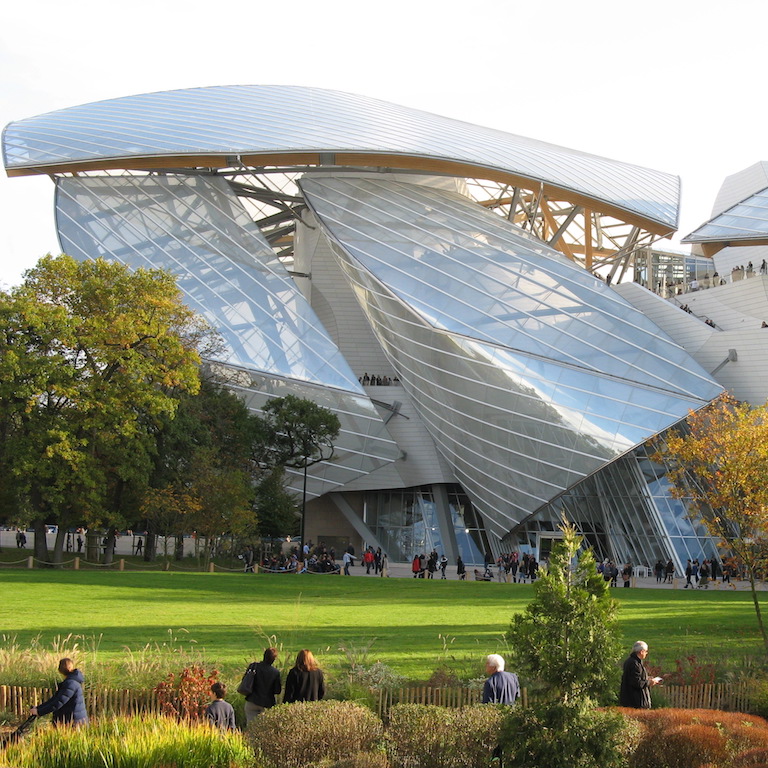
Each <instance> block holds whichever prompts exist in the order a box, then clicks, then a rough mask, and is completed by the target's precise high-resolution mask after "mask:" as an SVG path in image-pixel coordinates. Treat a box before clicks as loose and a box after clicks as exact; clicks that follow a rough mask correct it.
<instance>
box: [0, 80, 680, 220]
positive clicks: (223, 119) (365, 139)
mask: <svg viewBox="0 0 768 768" xmlns="http://www.w3.org/2000/svg"><path fill="white" fill-rule="evenodd" d="M275 152H281V153H292V152H327V153H343V152H348V153H366V154H369V153H373V154H385V155H406V156H411V157H413V156H416V157H423V158H438V159H440V160H444V161H446V160H447V161H455V162H460V163H469V164H471V165H473V166H479V167H482V168H487V169H495V170H501V171H505V172H508V173H512V174H515V175H519V176H523V177H525V178H528V179H531V180H533V181H536V182H544V183H548V184H552V185H555V186H557V187H560V188H562V189H564V190H569V191H572V192H575V193H577V194H579V195H585V196H587V197H589V198H592V199H594V200H597V201H603V202H606V203H609V204H610V205H612V206H615V207H617V208H620V209H622V210H625V211H629V212H632V213H635V214H638V215H640V216H641V217H643V218H646V219H649V220H651V221H654V222H658V223H660V224H662V225H664V226H666V227H669V228H671V229H675V228H676V227H677V216H678V206H679V196H680V182H679V179H678V177H677V176H673V175H671V174H667V173H662V172H660V171H654V170H651V169H648V168H642V167H640V166H636V165H630V164H628V163H621V162H618V161H615V160H609V159H607V158H604V157H599V156H597V155H590V154H587V153H585V152H578V151H576V150H572V149H566V148H564V147H559V146H556V145H554V144H547V143H545V142H542V141H536V140H535V139H528V138H524V137H522V136H516V135H514V134H510V133H505V132H503V131H497V130H493V129H490V128H483V127H481V126H475V125H472V124H470V123H465V122H462V121H459V120H452V119H450V118H446V117H441V116H438V115H433V114H430V113H428V112H422V111H420V110H416V109H410V108H408V107H401V106H398V105H396V104H390V103H388V102H384V101H379V100H376V99H370V98H366V97H363V96H358V95H354V94H349V93H341V92H338V91H328V90H322V89H318V88H304V87H292V86H255V85H241V86H217V87H210V88H191V89H186V90H178V91H165V92H158V93H147V94H142V95H137V96H128V97H124V98H119V99H112V100H108V101H101V102H95V103H92V104H85V105H82V106H78V107H70V108H68V109H63V110H59V111H56V112H49V113H47V114H43V115H39V116H37V117H32V118H28V119H26V120H19V121H17V122H13V123H10V124H9V125H8V126H6V128H5V131H4V134H3V157H4V161H5V166H6V168H8V169H31V168H34V167H36V166H47V165H48V166H49V165H60V164H68V163H72V164H77V163H78V162H88V161H94V160H103V159H124V158H137V157H158V156H163V155H196V154H217V155H224V156H228V155H229V156H237V155H241V154H259V153H275ZM331 162H334V161H333V160H331Z"/></svg>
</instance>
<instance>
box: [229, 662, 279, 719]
mask: <svg viewBox="0 0 768 768" xmlns="http://www.w3.org/2000/svg"><path fill="white" fill-rule="evenodd" d="M275 661H277V648H274V647H272V648H265V649H264V655H263V656H262V659H261V661H256V662H254V663H253V664H250V665H249V666H248V669H246V670H245V674H244V675H243V682H242V683H240V688H238V689H237V690H238V693H240V694H242V695H244V696H245V708H244V709H245V722H246V724H247V723H250V722H251V720H253V718H254V717H256V716H257V715H260V714H261V713H262V712H264V710H265V709H269V708H270V707H274V706H275V703H276V701H277V699H276V698H275V697H276V696H278V694H279V693H280V691H281V690H282V686H281V685H280V670H278V669H276V668H275V667H274V666H273V665H274V663H275Z"/></svg>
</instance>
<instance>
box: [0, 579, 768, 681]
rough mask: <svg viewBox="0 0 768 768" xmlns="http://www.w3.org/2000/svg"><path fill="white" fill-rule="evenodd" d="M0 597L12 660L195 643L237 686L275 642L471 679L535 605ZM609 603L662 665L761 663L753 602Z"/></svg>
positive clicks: (129, 585)
mask: <svg viewBox="0 0 768 768" xmlns="http://www.w3.org/2000/svg"><path fill="white" fill-rule="evenodd" d="M0 590H1V591H0V595H2V600H1V601H0V632H2V634H3V646H4V648H5V650H6V651H7V649H8V647H9V646H14V645H15V646H17V647H26V646H27V645H28V644H29V643H30V641H31V640H32V639H33V638H34V637H35V636H37V635H41V636H42V640H43V642H44V644H47V645H48V646H49V647H50V644H51V642H52V641H53V639H54V638H55V637H56V636H65V635H68V634H70V633H74V634H75V635H79V636H81V637H80V638H78V639H77V642H78V643H79V645H80V648H81V649H85V648H86V647H89V648H91V656H89V659H90V661H91V663H92V664H93V662H95V661H98V662H100V663H108V662H113V663H115V664H116V665H117V666H120V665H121V664H123V663H124V661H125V659H126V657H127V656H129V655H130V654H127V652H126V650H125V649H126V648H128V649H130V650H131V651H132V652H133V656H134V660H135V658H136V654H137V652H139V651H140V649H142V648H145V647H146V646H147V644H155V643H157V644H162V643H164V642H165V643H166V651H167V652H173V651H172V648H173V647H177V648H178V649H179V651H181V649H182V648H183V647H186V648H187V649H188V648H189V647H190V646H191V645H194V647H195V649H196V651H195V653H196V654H198V653H199V654H201V655H202V654H203V653H204V656H205V659H206V662H207V663H208V664H209V665H211V666H212V665H214V664H215V665H217V666H219V668H221V669H223V670H225V671H227V673H228V676H229V677H230V678H231V677H233V676H235V675H236V671H237V670H239V669H241V668H242V666H243V664H244V663H245V662H246V661H250V660H252V659H254V658H255V657H257V656H260V649H262V648H263V647H264V646H265V644H266V638H268V637H271V636H274V638H275V639H276V641H277V643H278V644H280V645H281V646H282V647H283V648H284V649H285V657H286V658H285V661H288V660H292V658H293V657H294V655H295V653H296V651H297V650H299V649H301V648H310V649H311V650H312V651H313V652H315V653H317V655H318V656H319V657H320V659H321V662H322V663H323V665H325V666H327V667H331V666H332V665H333V664H334V663H336V662H337V661H338V660H339V658H340V657H342V656H343V654H342V653H341V652H340V650H339V648H340V647H341V646H346V647H348V648H353V649H354V648H356V649H359V648H361V647H363V646H366V645H369V644H370V643H371V642H373V645H372V648H371V651H370V653H369V655H368V661H369V662H373V661H375V660H380V661H382V662H384V663H386V664H387V665H389V666H391V667H393V668H394V669H395V670H396V671H397V672H399V673H401V674H404V675H406V676H408V677H410V678H413V679H421V680H423V679H426V678H427V677H429V675H430V673H431V672H432V671H433V670H434V669H435V667H437V666H438V664H439V662H440V660H441V659H444V658H447V657H454V658H455V659H456V660H457V661H456V662H453V661H451V663H455V664H457V665H458V666H459V667H461V668H462V669H467V668H468V667H469V665H470V660H474V659H481V657H482V656H483V655H485V654H487V653H490V652H494V651H501V652H502V653H503V650H504V649H503V641H502V635H503V633H504V631H505V630H506V628H507V626H508V624H509V621H510V619H511V618H512V617H513V615H514V614H515V613H517V612H519V611H521V610H523V608H524V607H525V605H526V604H527V603H528V602H529V601H530V599H531V597H532V594H533V591H532V587H531V586H530V585H508V584H496V583H484V582H482V583H481V582H457V581H442V582H441V581H440V580H436V581H428V580H424V581H422V580H414V579H373V578H371V579H365V578H351V579H344V578H339V577H336V576H310V575H307V576H298V577H296V576H285V575H258V576H253V575H244V574H241V573H238V574H207V573H178V572H169V573H162V572H161V573H158V572H147V573H133V572H123V573H119V572H96V571H80V572H75V571H41V570H30V571H27V570H4V571H0ZM764 594H765V593H764ZM614 595H615V596H616V597H617V598H618V599H619V600H620V602H621V610H620V619H621V632H622V635H623V640H624V645H625V646H626V647H627V648H629V646H630V645H631V643H632V642H634V641H635V640H637V639H644V640H646V641H647V642H648V643H649V644H650V645H651V654H652V655H651V657H650V659H649V661H652V662H653V663H659V661H660V660H662V659H663V660H664V661H665V662H670V663H671V662H673V660H674V659H676V658H680V657H684V656H688V655H690V654H695V655H696V656H698V657H699V658H700V659H704V660H711V659H718V660H720V661H722V660H724V659H728V658H738V657H740V656H741V657H743V656H745V655H754V654H759V653H760V652H761V647H762V646H761V643H760V640H759V636H758V632H757V626H756V621H755V615H754V609H753V605H752V602H751V596H750V594H749V593H748V592H732V591H712V590H710V591H708V592H699V591H693V592H691V591H687V590H676V591H670V590H668V589H666V590H656V589H633V590H624V589H617V590H615V591H614ZM766 602H767V603H768V595H766ZM767 607H768V605H767ZM169 632H172V633H173V637H174V638H176V640H175V642H174V643H170V644H169V642H168V641H169V638H170V637H171V635H170V633H169ZM441 636H442V638H441ZM96 638H99V639H98V641H97V640H96ZM95 646H98V651H97V652H94V651H93V648H94V647H95ZM169 647H170V648H171V650H168V649H169ZM202 649H204V651H203V650H202ZM2 650H3V649H2V648H0V662H2V661H3V657H2ZM145 654H146V655H151V652H150V651H146V652H145ZM179 655H180V658H181V657H182V656H183V654H182V653H180V654H179ZM281 661H282V660H281ZM5 662H6V663H5V664H0V675H1V676H2V677H0V683H9V682H13V680H7V679H2V678H4V677H8V676H13V675H14V673H13V671H12V670H9V665H8V659H7V654H6V658H5ZM477 673H478V674H481V665H480V664H479V663H478V664H477ZM20 674H21V673H20Z"/></svg>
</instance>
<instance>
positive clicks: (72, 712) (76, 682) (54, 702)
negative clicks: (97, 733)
mask: <svg viewBox="0 0 768 768" xmlns="http://www.w3.org/2000/svg"><path fill="white" fill-rule="evenodd" d="M59 673H60V674H62V675H64V679H63V680H62V681H61V682H60V683H59V685H58V687H57V688H56V693H54V694H53V696H51V698H50V699H48V701H44V702H43V703H42V704H38V705H37V706H36V707H32V709H30V710H29V714H30V715H37V716H41V715H47V714H49V713H51V712H52V713H53V724H54V725H73V726H81V725H87V724H88V712H86V709H85V697H84V696H83V682H84V680H85V678H84V677H83V673H82V672H81V671H80V670H79V669H75V663H74V662H73V661H72V659H62V660H61V661H60V662H59Z"/></svg>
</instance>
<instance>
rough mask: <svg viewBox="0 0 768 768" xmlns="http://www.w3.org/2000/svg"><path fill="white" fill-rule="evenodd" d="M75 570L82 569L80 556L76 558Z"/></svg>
mask: <svg viewBox="0 0 768 768" xmlns="http://www.w3.org/2000/svg"><path fill="white" fill-rule="evenodd" d="M75 570H76V571H79V570H80V558H79V557H76V558H75Z"/></svg>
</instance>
